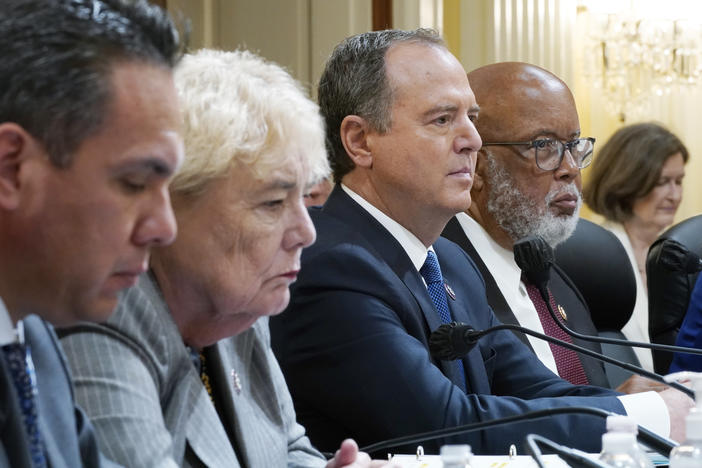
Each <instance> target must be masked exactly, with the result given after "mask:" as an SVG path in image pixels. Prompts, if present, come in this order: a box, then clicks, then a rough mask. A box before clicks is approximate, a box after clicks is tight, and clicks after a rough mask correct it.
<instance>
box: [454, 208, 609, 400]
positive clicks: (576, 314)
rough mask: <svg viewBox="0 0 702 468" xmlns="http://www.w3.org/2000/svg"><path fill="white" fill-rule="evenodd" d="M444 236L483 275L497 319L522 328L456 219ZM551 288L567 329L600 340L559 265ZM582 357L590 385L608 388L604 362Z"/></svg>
mask: <svg viewBox="0 0 702 468" xmlns="http://www.w3.org/2000/svg"><path fill="white" fill-rule="evenodd" d="M441 235H442V236H443V237H445V238H447V239H449V240H451V241H453V242H455V243H456V244H458V245H459V246H461V248H462V249H463V250H465V252H466V253H467V254H468V255H469V256H470V258H472V259H473V261H474V262H475V264H476V266H477V267H478V269H479V270H480V273H481V274H482V275H483V279H485V292H486V294H487V297H488V303H489V304H490V307H491V308H492V310H493V312H495V315H497V318H498V319H500V321H501V322H503V323H510V324H513V325H519V322H518V321H517V318H516V317H515V316H514V313H512V309H510V307H509V305H508V304H507V301H506V300H505V298H504V296H503V295H502V292H501V291H500V288H499V287H498V285H497V283H496V282H495V278H493V277H492V274H490V270H489V269H488V268H487V266H486V265H485V263H484V262H483V260H482V258H480V255H479V254H478V252H477V251H476V250H475V247H474V246H473V244H472V243H471V242H470V240H469V239H468V237H467V236H466V234H465V231H463V228H462V227H461V225H460V223H459V222H458V220H457V219H456V218H451V221H449V223H448V224H447V225H446V228H445V229H444V232H443V233H442V234H441ZM548 287H549V290H550V291H551V294H553V297H554V299H555V300H556V303H557V304H561V305H563V307H564V309H565V310H567V311H568V320H567V325H568V327H569V328H571V329H573V330H574V331H576V332H578V333H582V334H584V335H593V336H597V329H596V328H595V325H594V324H593V323H592V319H591V318H590V312H589V310H588V308H587V305H586V304H585V300H584V299H583V297H582V296H581V295H580V292H579V291H578V290H577V288H576V287H575V285H574V284H573V282H572V281H571V280H570V279H569V278H568V276H567V275H566V274H565V272H564V271H563V270H561V269H560V268H559V267H558V266H557V265H554V266H553V269H552V270H551V280H550V281H549V285H548ZM514 333H515V334H516V335H517V337H518V338H519V339H520V340H522V342H524V343H525V344H526V345H527V346H529V349H531V345H529V341H528V340H527V338H526V336H525V335H524V334H523V333H520V332H516V331H515V332H514ZM573 343H574V344H576V345H578V346H582V347H584V348H587V349H590V350H592V351H595V352H596V353H600V354H601V353H602V348H601V346H600V344H599V343H593V342H591V341H583V340H578V339H574V340H573ZM532 351H533V349H532ZM579 356H580V362H581V363H582V365H583V369H584V370H585V375H587V378H588V381H589V382H590V384H591V385H597V386H600V387H609V386H610V385H609V381H608V380H607V375H606V374H605V371H604V365H603V364H602V362H600V361H598V360H596V359H593V358H591V357H588V356H582V355H579Z"/></svg>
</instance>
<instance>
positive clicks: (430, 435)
mask: <svg viewBox="0 0 702 468" xmlns="http://www.w3.org/2000/svg"><path fill="white" fill-rule="evenodd" d="M559 414H589V415H592V416H596V417H600V418H607V416H612V415H614V413H611V412H609V411H606V410H603V409H601V408H592V407H588V406H567V407H561V408H548V409H542V410H536V411H529V412H527V413H521V414H515V415H513V416H506V417H504V418H497V419H490V420H487V421H480V422H475V423H469V424H463V425H461V426H456V427H447V428H443V429H436V430H433V431H427V432H421V433H419V434H411V435H407V436H402V437H396V438H394V439H388V440H384V441H381V442H376V443H374V444H370V445H366V446H365V447H361V448H360V450H361V451H362V452H366V453H373V452H378V451H380V450H385V449H387V448H390V447H397V446H401V445H410V444H416V443H419V442H424V441H428V440H434V439H440V438H442V437H452V436H456V435H461V434H467V433H469V432H475V431H480V430H483V429H489V428H491V427H497V426H503V425H506V424H514V423H519V422H522V421H529V420H534V419H540V418H547V417H551V416H557V415H559ZM636 438H637V439H638V440H639V441H641V443H643V444H644V445H646V446H647V447H649V448H650V449H652V450H655V451H656V452H658V453H660V454H661V455H664V456H668V454H669V453H670V451H671V450H673V448H674V447H677V445H678V444H676V443H675V442H673V441H671V440H668V439H666V438H665V437H661V436H659V435H658V434H656V433H654V432H651V431H650V430H648V429H646V428H645V427H641V426H639V433H638V435H637V436H636ZM330 458H331V457H330Z"/></svg>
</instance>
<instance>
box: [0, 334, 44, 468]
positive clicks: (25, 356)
mask: <svg viewBox="0 0 702 468" xmlns="http://www.w3.org/2000/svg"><path fill="white" fill-rule="evenodd" d="M2 350H3V352H4V353H5V359H6V360H7V366H8V368H9V370H10V374H11V375H12V380H13V382H14V384H15V389H16V390H17V395H18V397H19V404H20V409H21V410H22V419H24V426H25V428H26V429H27V441H28V442H29V451H30V455H31V458H32V464H33V465H34V467H35V468H44V467H46V458H45V457H44V444H43V442H42V439H41V433H40V432H39V418H38V414H37V407H36V402H35V399H36V394H37V386H36V381H35V375H34V365H33V364H32V356H31V353H30V351H29V348H27V347H26V346H25V345H23V344H20V343H11V344H8V345H5V346H3V347H2Z"/></svg>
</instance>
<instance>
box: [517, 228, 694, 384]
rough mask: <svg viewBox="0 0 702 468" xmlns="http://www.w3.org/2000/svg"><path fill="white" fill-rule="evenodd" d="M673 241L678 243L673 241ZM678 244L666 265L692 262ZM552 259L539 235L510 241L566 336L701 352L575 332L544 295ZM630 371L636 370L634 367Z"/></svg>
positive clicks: (649, 347)
mask: <svg viewBox="0 0 702 468" xmlns="http://www.w3.org/2000/svg"><path fill="white" fill-rule="evenodd" d="M671 242H675V241H671ZM675 243H676V244H679V243H677V242H675ZM679 245H680V247H681V248H682V250H678V249H677V248H676V247H675V246H674V245H673V248H672V249H671V250H670V252H671V253H670V255H668V256H667V258H668V263H667V265H670V266H671V268H687V267H689V265H691V264H693V263H694V262H693V261H692V260H690V259H691V258H692V257H689V256H685V255H682V253H683V250H684V251H687V249H685V247H684V246H682V244H679ZM666 250H667V249H666ZM687 252H688V253H690V252H689V251H687ZM690 255H692V256H694V257H695V258H697V259H699V257H697V255H695V254H693V253H690ZM553 259H554V256H553V249H552V248H551V246H550V245H548V243H546V241H544V240H543V239H542V238H541V237H539V236H528V237H524V238H522V239H520V240H518V241H517V242H515V243H514V261H515V262H516V263H517V266H518V267H519V268H520V269H521V270H522V272H523V273H524V275H525V276H526V277H527V279H528V280H529V281H530V282H531V283H533V284H534V285H535V286H536V287H537V288H538V290H539V293H540V294H541V297H542V299H543V300H544V302H545V303H546V308H547V309H548V313H549V314H550V315H551V318H553V321H554V322H556V325H557V326H558V327H559V328H560V329H561V330H563V331H564V332H566V333H567V334H568V335H570V336H572V337H574V338H578V339H580V340H583V341H592V342H595V343H607V344H613V345H619V346H632V347H635V348H647V349H656V350H660V351H670V352H674V353H686V354H698V355H702V349H696V348H686V347H683V346H672V345H664V344H658V343H644V342H640V341H629V340H618V339H616V338H605V337H601V336H591V335H583V334H581V333H578V332H576V331H575V330H572V329H570V328H568V326H566V324H564V323H563V322H562V321H561V320H560V319H558V318H557V317H556V313H555V312H554V311H553V307H551V301H550V300H549V296H548V279H549V272H550V269H551V267H552V266H553V263H554V262H553ZM596 359H599V358H596ZM615 365H618V364H615ZM637 369H640V368H637ZM641 370H643V369H641ZM634 372H636V373H640V372H639V371H638V370H637V371H634ZM656 375H657V374H656ZM659 377H660V376H659Z"/></svg>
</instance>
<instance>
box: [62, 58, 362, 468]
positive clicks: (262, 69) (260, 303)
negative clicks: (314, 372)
mask: <svg viewBox="0 0 702 468" xmlns="http://www.w3.org/2000/svg"><path fill="white" fill-rule="evenodd" d="M175 79H176V86H177V88H178V90H179V97H180V101H181V106H182V109H183V116H184V126H183V132H184V140H185V147H186V160H185V163H184V166H183V167H182V169H181V170H180V172H179V173H178V175H177V176H176V177H175V179H174V181H173V183H172V185H171V198H172V202H173V206H174V211H175V214H176V220H177V222H178V226H179V235H178V238H177V240H176V242H175V243H173V244H172V245H171V246H169V247H167V248H163V249H160V250H158V251H155V252H154V254H153V256H152V259H151V262H150V268H149V270H148V271H147V272H146V273H144V274H143V275H142V276H141V277H140V279H139V282H138V284H137V285H135V286H134V287H132V288H131V289H130V290H129V291H128V292H127V293H126V294H125V295H124V296H123V297H122V299H121V301H120V304H119V307H118V309H117V311H116V312H115V314H114V315H113V316H112V317H111V318H110V320H109V321H108V322H107V323H106V324H104V325H91V324H85V325H81V326H78V327H74V328H71V329H68V330H65V331H64V332H63V334H62V345H63V346H64V349H65V351H66V354H67V356H68V358H69V361H70V363H71V367H72V368H73V375H74V382H75V387H76V397H77V399H78V400H79V402H80V403H81V404H82V406H83V407H84V409H85V410H86V412H87V413H88V415H89V416H90V418H91V419H92V420H93V422H94V424H95V426H96V429H97V432H98V435H99V439H100V442H101V448H102V449H103V450H104V451H105V452H106V454H108V456H110V457H111V458H113V459H114V460H116V461H118V462H120V463H122V464H124V465H127V466H139V467H144V466H209V467H217V466H222V467H225V466H226V467H235V466H240V465H242V466H247V467H249V468H254V467H275V466H305V467H306V466H324V464H325V463H326V461H325V460H324V458H322V456H321V455H320V454H319V452H317V451H316V450H315V449H314V448H313V447H312V446H311V445H310V442H309V440H308V439H307V437H306V436H305V434H304V429H303V428H302V427H301V426H300V425H298V424H297V423H296V421H295V413H294V410H293V405H292V401H291V398H290V394H289V392H288V390H287V387H286V386H285V382H284V380H283V377H282V375H281V373H280V370H279V368H278V364H277V362H276V360H275V357H274V356H273V354H272V352H271V349H270V345H269V335H268V324H267V316H269V315H273V314H277V313H279V312H281V311H282V310H283V309H284V308H285V306H286V305H287V303H288V299H289V292H288V286H289V285H290V284H291V283H292V282H293V281H294V280H295V277H296V275H297V272H298V269H299V268H300V252H301V250H302V248H303V247H306V246H308V245H309V244H311V243H312V242H313V241H314V238H315V232H314V227H313V226H312V223H311V221H310V219H309V217H308V215H307V211H306V210H305V207H304V203H303V196H304V194H305V190H306V188H308V187H309V186H311V185H312V184H314V183H316V182H317V181H319V180H321V179H322V178H323V177H325V176H326V175H327V173H328V171H329V168H328V164H327V160H326V152H325V148H324V131H323V124H322V120H321V118H320V116H319V114H318V109H317V106H316V105H315V104H314V103H313V102H312V101H310V100H309V99H308V98H307V97H305V96H304V94H303V92H302V91H301V89H300V87H299V86H298V85H297V83H296V82H295V81H294V80H293V79H292V78H291V77H290V75H289V74H288V73H286V72H285V71H284V70H283V69H281V68H280V67H279V66H277V65H275V64H272V63H270V62H266V61H264V60H263V59H261V58H260V57H257V56H255V55H253V54H251V53H249V52H245V51H238V52H216V51H200V52H198V53H196V54H194V55H188V56H186V57H185V58H184V60H183V61H182V63H181V64H180V65H179V68H178V69H177V70H176V75H175ZM140 183H141V181H134V190H139V185H140ZM364 463H365V464H367V463H368V458H367V456H366V455H365V454H358V453H357V449H356V447H355V444H354V443H352V442H345V443H344V444H342V450H341V451H340V453H339V454H338V455H337V457H336V458H335V459H333V460H332V461H330V462H329V466H341V465H346V464H354V466H356V465H357V464H358V465H359V466H360V464H364Z"/></svg>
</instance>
